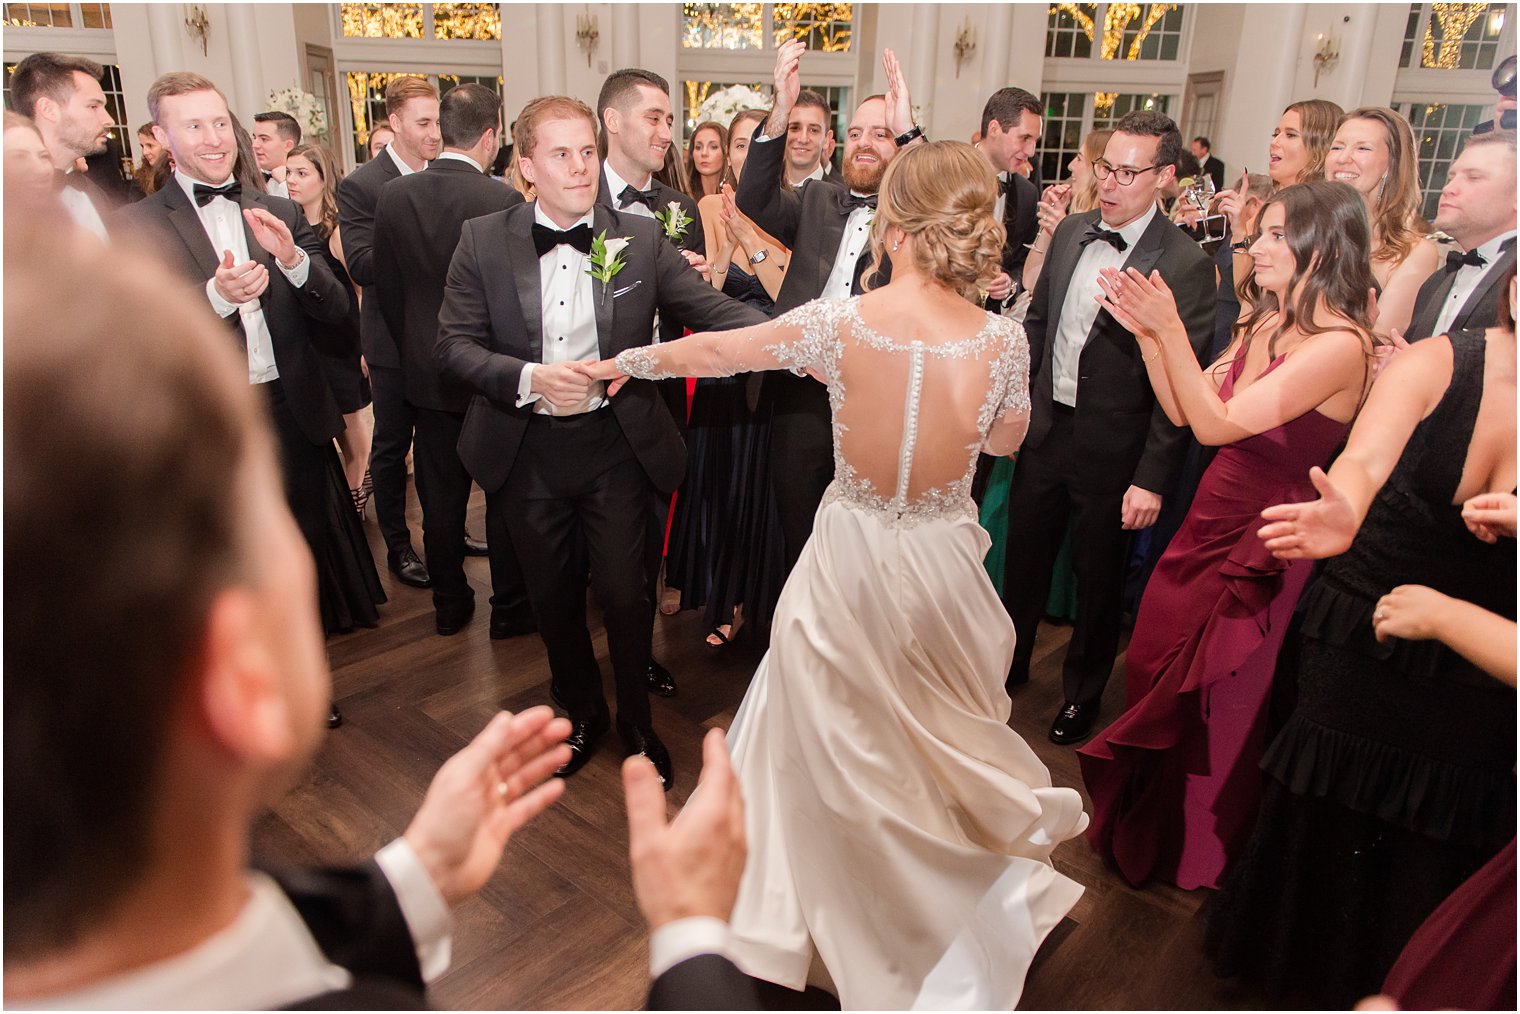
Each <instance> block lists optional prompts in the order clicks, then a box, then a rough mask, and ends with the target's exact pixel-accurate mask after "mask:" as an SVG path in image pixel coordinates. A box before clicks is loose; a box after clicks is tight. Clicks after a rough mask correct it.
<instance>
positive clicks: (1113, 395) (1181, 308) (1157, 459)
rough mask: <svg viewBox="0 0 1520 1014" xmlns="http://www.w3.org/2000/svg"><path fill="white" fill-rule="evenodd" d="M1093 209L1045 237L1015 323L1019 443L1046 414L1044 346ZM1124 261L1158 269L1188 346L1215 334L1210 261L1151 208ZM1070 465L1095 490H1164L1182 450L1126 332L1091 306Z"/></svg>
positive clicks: (1048, 365) (1048, 374) (1035, 442)
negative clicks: (1026, 413) (1022, 361)
mask: <svg viewBox="0 0 1520 1014" xmlns="http://www.w3.org/2000/svg"><path fill="white" fill-rule="evenodd" d="M1098 218H1099V212H1097V211H1089V212H1086V213H1084V214H1080V215H1067V216H1066V218H1065V219H1064V220H1063V221H1062V222H1061V224H1060V225H1058V226H1057V227H1056V232H1055V235H1054V236H1052V237H1051V239H1050V252H1049V254H1048V255H1047V257H1046V260H1045V267H1044V269H1043V270H1041V272H1040V278H1039V281H1037V282H1036V283H1035V287H1034V296H1033V299H1032V301H1031V302H1030V304H1029V314H1028V316H1027V317H1026V318H1025V319H1024V330H1025V332H1026V333H1027V335H1028V336H1029V359H1030V379H1029V382H1030V397H1031V401H1032V402H1033V405H1032V408H1031V411H1030V417H1029V433H1028V435H1027V436H1026V437H1025V438H1024V446H1025V447H1026V448H1037V447H1039V446H1040V444H1041V443H1042V442H1043V441H1044V440H1045V437H1046V435H1047V434H1048V433H1049V432H1050V426H1051V422H1052V420H1053V409H1052V408H1051V405H1052V390H1053V386H1054V384H1053V378H1052V371H1053V364H1052V360H1053V351H1052V350H1053V347H1054V345H1055V340H1056V332H1057V328H1058V326H1059V323H1060V319H1061V308H1062V306H1063V305H1064V304H1065V301H1066V292H1067V288H1068V284H1069V283H1070V281H1071V274H1072V271H1073V270H1074V269H1075V268H1076V265H1077V259H1078V258H1079V257H1080V256H1081V254H1082V247H1081V245H1080V240H1081V238H1082V235H1083V233H1085V232H1086V231H1087V226H1088V224H1089V223H1092V222H1096V221H1097V220H1098ZM1125 267H1126V268H1131V267H1132V268H1136V269H1138V270H1139V271H1141V272H1143V273H1145V274H1149V273H1150V272H1151V271H1152V270H1157V271H1160V272H1161V277H1162V278H1163V279H1165V281H1166V284H1167V285H1168V286H1169V287H1170V288H1171V290H1172V292H1173V294H1174V295H1175V296H1176V299H1177V312H1178V315H1179V316H1180V317H1181V318H1182V323H1183V325H1184V326H1185V327H1186V328H1187V332H1188V339H1189V341H1190V342H1191V343H1192V346H1193V351H1194V352H1195V353H1197V354H1198V355H1200V356H1202V355H1203V354H1204V352H1205V351H1206V350H1207V349H1208V346H1209V342H1210V341H1211V340H1212V339H1213V337H1214V299H1215V296H1216V295H1217V292H1216V288H1217V287H1216V285H1215V282H1214V270H1213V268H1214V265H1213V262H1212V261H1211V260H1210V259H1209V257H1208V255H1207V254H1205V253H1204V252H1203V250H1202V249H1201V248H1200V247H1199V246H1198V244H1197V243H1194V242H1193V241H1192V240H1190V239H1188V238H1187V236H1185V235H1184V234H1183V232H1182V230H1181V229H1178V228H1177V227H1176V226H1175V225H1173V224H1172V223H1171V222H1169V221H1168V220H1167V219H1166V217H1165V216H1163V215H1161V214H1160V213H1159V212H1158V213H1157V214H1156V216H1155V218H1153V219H1152V220H1151V224H1150V225H1149V226H1147V227H1146V230H1145V232H1143V233H1142V234H1141V235H1140V239H1139V240H1138V241H1137V242H1136V243H1135V245H1134V246H1133V247H1131V248H1130V251H1129V258H1128V259H1127V260H1126V261H1125ZM1074 426H1075V438H1076V444H1077V454H1078V457H1079V460H1078V462H1077V469H1078V475H1079V476H1081V478H1082V481H1083V482H1084V483H1085V484H1086V485H1087V486H1088V487H1089V488H1090V489H1091V490H1092V491H1094V492H1113V491H1122V490H1124V489H1126V488H1127V487H1129V486H1130V485H1135V486H1139V487H1140V488H1141V489H1146V490H1150V491H1151V492H1152V493H1158V494H1161V495H1163V496H1164V495H1166V494H1168V493H1170V492H1171V490H1172V488H1173V486H1174V485H1175V484H1176V480H1177V474H1178V471H1179V470H1180V469H1181V467H1182V459H1183V456H1184V455H1185V454H1186V452H1187V436H1188V434H1187V431H1186V430H1184V429H1180V428H1178V427H1176V426H1173V425H1172V424H1171V422H1170V421H1169V420H1168V419H1167V417H1166V413H1165V412H1163V411H1162V410H1161V406H1160V405H1158V404H1157V403H1156V396H1155V393H1154V392H1153V391H1152V390H1151V385H1150V380H1149V378H1148V377H1147V375H1146V372H1145V363H1144V362H1143V361H1142V359H1141V351H1140V345H1139V343H1138V342H1137V341H1136V340H1135V336H1134V335H1132V334H1131V333H1130V332H1129V331H1127V330H1125V329H1124V328H1123V327H1122V326H1120V324H1119V322H1118V321H1116V320H1114V318H1113V317H1112V316H1111V315H1110V314H1109V313H1108V311H1106V310H1099V311H1098V316H1097V319H1096V320H1094V321H1093V325H1092V329H1091V330H1090V331H1089V332H1088V335H1087V342H1086V344H1084V345H1083V346H1082V354H1081V357H1080V358H1079V359H1078V365H1077V412H1076V419H1075V422H1074Z"/></svg>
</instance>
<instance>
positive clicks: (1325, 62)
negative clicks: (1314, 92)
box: [1314, 32, 1341, 88]
mask: <svg viewBox="0 0 1520 1014" xmlns="http://www.w3.org/2000/svg"><path fill="white" fill-rule="evenodd" d="M1340 58H1341V40H1340V39H1337V38H1336V37H1335V36H1333V35H1326V34H1325V33H1324V32H1320V33H1319V34H1318V35H1316V36H1315V37H1314V87H1316V88H1318V87H1319V75H1320V73H1321V72H1322V71H1327V70H1329V69H1330V68H1332V67H1334V66H1335V62H1336V61H1337V60H1339V59H1340Z"/></svg>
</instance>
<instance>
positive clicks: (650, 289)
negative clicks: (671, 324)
mask: <svg viewBox="0 0 1520 1014" xmlns="http://www.w3.org/2000/svg"><path fill="white" fill-rule="evenodd" d="M428 171H429V172H431V171H432V170H431V169H430V170H428ZM534 208H535V205H533V204H523V205H519V206H518V207H515V208H512V209H510V210H508V211H502V212H497V213H495V214H492V215H487V216H485V217H484V218H477V219H473V220H471V221H469V222H466V223H465V225H464V229H463V231H462V232H461V234H460V238H459V247H458V249H457V250H456V251H455V252H454V260H453V263H452V264H450V265H449V276H448V286H447V289H446V290H445V292H444V297H443V307H442V309H441V310H440V311H439V318H438V346H437V349H436V353H435V354H436V356H437V360H438V370H439V374H440V375H441V376H442V377H443V378H444V379H446V380H451V381H455V382H457V383H460V384H463V385H464V386H465V387H466V388H467V389H468V390H469V391H470V392H471V394H472V395H473V396H474V397H473V399H472V401H471V403H470V408H469V411H468V412H467V413H466V415H465V421H464V430H463V432H462V433H461V435H460V438H459V457H460V460H462V461H463V462H464V464H465V467H466V468H467V469H469V472H470V475H472V476H473V477H474V479H475V481H476V482H478V483H479V484H480V486H481V488H482V489H484V490H485V491H486V492H487V493H494V492H496V491H497V490H498V489H500V488H501V486H502V484H503V483H504V482H506V480H507V476H508V475H509V474H510V473H511V471H512V464H513V462H514V461H515V460H516V458H517V450H518V447H519V446H520V445H521V443H522V437H523V433H524V431H525V430H526V429H527V425H528V419H529V417H530V416H531V414H532V409H533V406H532V405H525V406H523V407H521V408H518V407H516V405H517V383H518V380H519V378H520V377H521V375H522V369H523V367H524V366H525V365H526V364H528V363H538V362H542V361H543V322H542V321H543V318H542V307H541V305H540V299H541V291H542V290H541V282H540V278H539V259H538V254H537V253H536V252H535V250H534V247H533V239H532V226H533V222H534ZM593 215H594V217H593V219H592V222H593V225H592V230H593V232H595V233H597V234H601V233H603V232H605V233H606V234H607V236H608V237H614V236H627V237H630V238H631V240H632V241H631V242H630V243H629V244H628V246H627V247H625V248H624V252H623V258H624V267H623V269H622V270H621V271H620V272H619V273H618V274H617V276H616V277H615V278H614V279H613V281H612V284H611V286H610V287H608V286H603V285H602V283H601V282H600V281H597V280H595V279H593V280H592V282H591V285H592V292H593V295H594V298H595V301H596V330H597V335H598V337H599V338H600V342H601V354H602V357H603V358H609V357H611V356H614V355H616V354H617V353H619V352H621V351H623V350H624V349H630V348H637V347H639V346H642V345H648V344H649V342H650V338H651V334H650V330H651V324H652V323H653V321H654V315H655V313H656V311H659V312H661V313H670V314H673V315H675V316H677V317H679V318H680V319H681V320H685V321H690V322H692V325H691V326H693V327H695V328H699V329H701V330H728V329H731V328H736V327H745V326H747V325H750V324H759V323H763V322H764V321H765V319H766V318H765V316H764V315H763V314H761V313H760V312H759V311H757V310H754V309H752V308H750V307H748V306H745V305H744V304H743V303H740V302H738V301H737V300H734V299H730V298H729V297H727V296H725V295H723V294H722V293H721V292H718V291H717V290H716V289H714V288H713V287H712V286H711V285H709V284H708V283H707V282H704V281H703V280H702V276H701V275H699V274H698V273H697V272H695V271H693V270H692V269H691V266H690V265H689V264H687V263H686V261H685V260H684V259H683V258H682V257H681V255H680V254H678V253H676V251H675V248H674V247H673V246H671V244H670V241H669V240H667V239H666V238H665V235H664V232H663V231H662V230H661V229H660V225H659V223H658V222H654V221H651V220H650V219H647V218H644V217H642V216H639V215H629V214H620V213H618V212H616V211H613V210H612V209H610V208H607V207H605V206H604V205H600V204H598V205H597V206H596V207H595V208H594V209H593ZM609 288H610V291H608V289H609ZM612 411H613V413H614V414H615V415H616V416H617V421H618V424H619V425H620V426H621V427H622V430H623V435H624V436H626V437H627V438H628V443H629V444H630V445H631V446H632V447H633V452H634V454H635V456H636V457H637V458H638V460H639V464H640V465H642V466H643V468H644V472H645V473H646V474H647V475H648V476H649V480H650V481H651V482H652V483H653V484H654V486H655V488H656V489H658V490H660V491H661V492H664V493H668V492H670V491H672V490H674V489H675V488H676V486H678V485H680V482H681V480H682V478H684V476H685V474H686V449H685V447H684V446H683V444H682V443H681V437H680V434H679V432H678V431H677V429H676V424H675V420H674V419H673V418H672V417H671V415H670V412H669V410H668V409H667V408H666V406H665V404H664V402H663V400H662V399H661V398H660V396H659V394H658V393H657V390H656V388H655V385H654V384H653V383H651V382H648V381H639V380H630V381H629V382H628V383H627V385H626V386H624V388H623V389H622V390H621V391H620V392H619V393H618V395H617V397H615V398H613V399H612Z"/></svg>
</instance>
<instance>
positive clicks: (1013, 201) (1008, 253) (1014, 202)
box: [1003, 173, 1040, 284]
mask: <svg viewBox="0 0 1520 1014" xmlns="http://www.w3.org/2000/svg"><path fill="white" fill-rule="evenodd" d="M1009 179H1010V180H1012V182H1013V189H1012V190H1011V191H1009V193H1008V196H1007V198H1006V199H1005V200H1004V201H1003V228H1005V229H1007V230H1008V239H1007V240H1005V241H1004V243H1003V270H1004V271H1006V272H1007V273H1008V277H1009V278H1012V279H1013V281H1014V284H1018V281H1019V278H1020V277H1021V276H1022V275H1023V273H1024V262H1025V261H1027V260H1028V259H1029V244H1030V243H1033V242H1034V238H1035V236H1037V235H1038V234H1039V231H1040V216H1039V214H1038V208H1039V205H1040V188H1039V187H1036V186H1035V185H1034V184H1033V183H1030V182H1029V181H1028V180H1026V179H1025V178H1024V177H1022V176H1020V175H1019V174H1018V173H1012V174H1011V175H1010V176H1009Z"/></svg>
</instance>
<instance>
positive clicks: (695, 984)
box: [648, 954, 760, 1010]
mask: <svg viewBox="0 0 1520 1014" xmlns="http://www.w3.org/2000/svg"><path fill="white" fill-rule="evenodd" d="M648 1009H649V1010H759V1009H760V994H759V993H758V992H757V991H756V989H755V983H754V980H753V979H751V978H750V977H749V976H747V975H745V974H744V973H743V972H741V971H739V969H738V968H737V967H736V966H735V965H734V963H733V962H731V961H729V960H728V959H727V958H723V957H719V956H718V955H716V954H699V955H697V956H696V957H694V958H687V959H686V960H685V961H683V962H681V963H680V964H679V965H676V966H674V967H672V968H670V969H669V970H667V971H666V972H665V974H664V975H662V976H660V977H659V978H658V979H656V980H655V981H654V983H653V985H651V986H650V988H649V1003H648Z"/></svg>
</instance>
